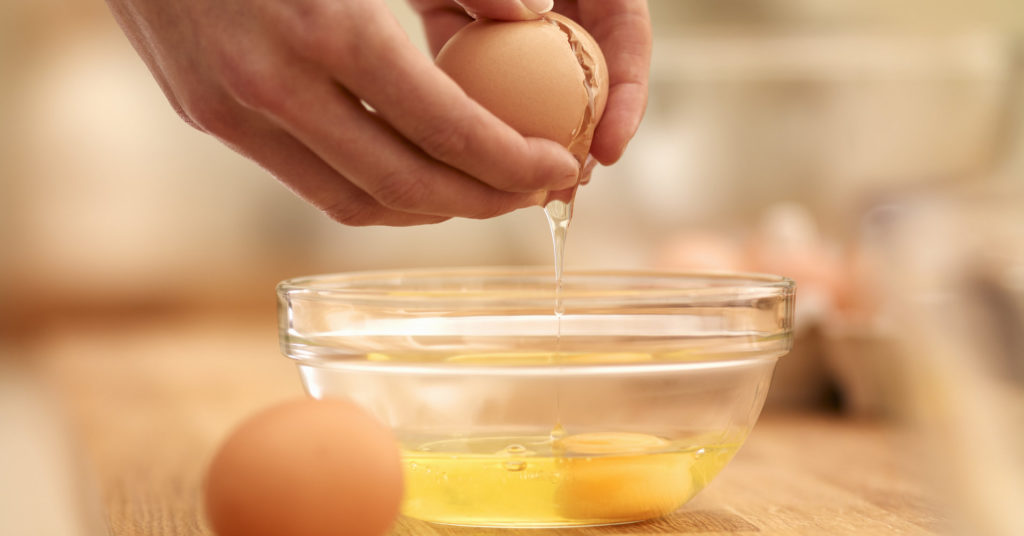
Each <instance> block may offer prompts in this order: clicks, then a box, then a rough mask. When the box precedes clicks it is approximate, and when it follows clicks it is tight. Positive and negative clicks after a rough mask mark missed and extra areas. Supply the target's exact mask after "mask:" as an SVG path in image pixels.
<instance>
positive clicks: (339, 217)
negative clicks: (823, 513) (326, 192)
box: [323, 199, 381, 227]
mask: <svg viewBox="0 0 1024 536" xmlns="http://www.w3.org/2000/svg"><path fill="white" fill-rule="evenodd" d="M323 211H324V213H325V214H327V216H328V217H330V218H331V219H332V220H334V221H336V222H338V223H340V224H342V225H348V226H350V227H365V226H367V225H375V224H377V223H379V220H380V217H381V214H380V207H379V206H378V205H376V204H375V203H373V202H372V201H370V200H369V199H344V200H342V201H339V202H336V203H332V204H330V205H328V206H327V207H325V208H324V209H323Z"/></svg>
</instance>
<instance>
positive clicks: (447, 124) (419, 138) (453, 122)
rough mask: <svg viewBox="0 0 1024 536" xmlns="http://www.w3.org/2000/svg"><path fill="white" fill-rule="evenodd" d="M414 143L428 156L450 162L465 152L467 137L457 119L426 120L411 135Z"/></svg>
mask: <svg viewBox="0 0 1024 536" xmlns="http://www.w3.org/2000/svg"><path fill="white" fill-rule="evenodd" d="M413 139H414V140H415V141H416V143H417V144H418V145H419V146H420V148H422V149H423V150H424V151H426V152H427V154H429V155H430V156H432V157H434V158H436V159H438V160H440V161H442V162H451V161H453V160H454V159H455V158H457V157H458V156H459V155H463V154H465V153H466V150H467V149H468V147H469V137H468V134H467V133H466V129H464V128H462V126H461V123H460V122H459V121H458V120H457V119H453V118H447V119H445V120H439V121H426V122H425V123H424V126H422V127H421V128H420V130H419V132H417V133H415V134H414V135H413Z"/></svg>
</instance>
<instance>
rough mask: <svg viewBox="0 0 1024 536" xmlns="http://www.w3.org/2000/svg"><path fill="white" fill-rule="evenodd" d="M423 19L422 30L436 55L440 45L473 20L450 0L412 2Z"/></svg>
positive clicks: (431, 50)
mask: <svg viewBox="0 0 1024 536" xmlns="http://www.w3.org/2000/svg"><path fill="white" fill-rule="evenodd" d="M412 4H413V7H415V8H416V10H417V11H419V13H420V17H421V18H422V19H423V30H424V32H425V33H426V35H427V44H428V45H430V52H431V53H432V54H433V55H434V56H437V53H438V52H440V51H441V47H443V46H444V44H445V43H447V42H448V40H449V39H451V38H452V36H453V35H455V32H457V31H459V30H460V29H462V27H463V26H465V25H467V24H469V23H470V22H473V17H471V16H469V13H466V10H464V9H462V7H460V6H458V5H456V4H454V3H452V2H451V1H450V0H420V1H418V2H416V1H414V2H412Z"/></svg>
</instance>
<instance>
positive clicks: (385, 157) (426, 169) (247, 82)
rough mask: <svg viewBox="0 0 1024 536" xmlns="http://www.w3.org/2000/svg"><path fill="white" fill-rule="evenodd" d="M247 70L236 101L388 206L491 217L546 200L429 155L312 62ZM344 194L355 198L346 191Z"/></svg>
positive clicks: (239, 78)
mask: <svg viewBox="0 0 1024 536" xmlns="http://www.w3.org/2000/svg"><path fill="white" fill-rule="evenodd" d="M272 57H273V56H272V55H263V56H261V59H262V60H263V61H264V62H265V61H267V60H268V58H272ZM244 69H246V70H244V71H242V72H244V73H247V74H241V73H240V72H238V71H235V72H234V74H233V75H231V76H229V77H228V78H226V79H225V80H224V83H225V86H226V87H228V88H229V92H230V93H231V94H232V95H233V96H234V97H235V98H236V99H237V100H238V101H239V102H242V103H245V104H246V105H247V106H248V107H250V108H251V109H254V110H256V111H258V112H259V113H262V114H265V115H267V116H269V117H271V118H273V119H274V121H275V123H276V124H277V125H279V126H280V127H281V128H283V129H284V130H286V131H288V133H290V134H291V135H292V136H294V138H295V139H297V140H298V141H299V142H301V143H302V144H304V145H305V146H306V147H308V148H309V149H310V150H311V151H312V152H313V153H314V154H315V155H316V156H318V157H319V158H320V160H322V161H323V162H325V163H326V164H327V165H329V166H330V167H331V168H333V169H334V170H335V171H336V173H337V174H339V175H340V176H341V177H343V178H344V179H347V181H348V182H349V183H351V185H354V187H357V188H358V189H359V190H360V191H362V192H365V194H367V195H369V197H371V198H372V199H373V200H375V201H376V202H377V203H379V204H380V205H382V206H384V207H386V208H389V209H391V210H395V211H399V212H407V213H415V214H426V215H432V216H444V217H451V216H462V217H469V218H490V217H494V216H498V215H500V214H504V213H507V212H511V211H512V210H515V209H518V208H523V207H526V206H531V205H535V204H539V203H540V201H541V200H542V198H543V194H542V193H541V192H537V191H532V192H523V193H513V192H507V191H503V190H498V189H495V188H492V187H490V186H488V185H486V184H484V183H482V182H480V181H478V180H476V179H475V178H473V177H470V176H468V175H466V174H465V173H463V172H461V171H459V170H457V169H454V168H452V167H450V166H448V165H446V164H444V163H443V162H439V161H437V160H435V159H433V158H430V157H429V156H428V155H426V154H425V153H423V151H421V150H420V149H419V148H417V147H416V146H414V145H413V144H411V143H410V142H409V141H408V140H407V139H405V138H404V137H402V136H401V135H399V134H398V133H397V132H395V130H394V129H392V128H391V127H390V126H389V125H388V124H386V123H385V122H384V121H382V120H381V118H380V117H378V116H376V115H375V114H373V113H371V112H369V111H368V110H367V109H366V108H364V107H363V105H362V103H361V102H360V101H359V100H358V99H357V98H355V97H354V96H352V95H351V94H350V93H348V92H347V91H346V90H344V89H343V88H341V87H340V86H338V85H337V84H336V83H335V82H334V81H333V80H332V79H331V78H329V77H328V76H327V75H326V74H324V73H322V72H320V71H319V70H318V69H317V68H316V66H315V65H313V64H304V63H302V62H295V61H292V62H287V61H284V60H278V61H277V62H274V61H271V62H270V63H269V64H266V63H262V62H260V61H258V60H255V59H253V60H251V61H249V62H246V63H245V68H244ZM222 72H231V71H230V70H228V69H223V70H222ZM268 73H273V75H274V76H270V75H269V74H268ZM275 80H282V81H287V82H279V81H275ZM296 180H298V179H295V180H293V181H292V182H293V183H294V182H296ZM320 182H322V181H318V182H317V184H320ZM290 184H291V183H290ZM339 188H340V187H339ZM342 195H343V196H344V197H351V194H350V193H347V192H342ZM321 205H323V203H321Z"/></svg>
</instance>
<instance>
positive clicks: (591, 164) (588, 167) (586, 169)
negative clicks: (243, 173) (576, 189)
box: [580, 154, 597, 184]
mask: <svg viewBox="0 0 1024 536" xmlns="http://www.w3.org/2000/svg"><path fill="white" fill-rule="evenodd" d="M596 167H597V159H596V158H594V155H592V154H588V155H587V162H586V164H584V165H583V176H582V177H580V184H587V183H588V182H590V175H591V174H592V173H593V172H594V168H596Z"/></svg>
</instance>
